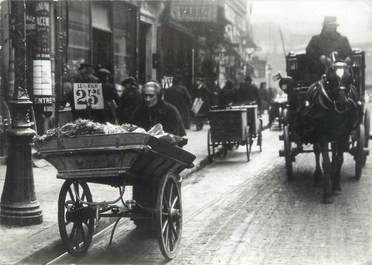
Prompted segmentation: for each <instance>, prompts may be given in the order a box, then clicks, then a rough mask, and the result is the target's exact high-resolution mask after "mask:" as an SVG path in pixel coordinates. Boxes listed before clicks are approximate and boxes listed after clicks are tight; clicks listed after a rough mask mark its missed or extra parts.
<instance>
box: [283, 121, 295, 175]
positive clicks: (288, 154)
mask: <svg viewBox="0 0 372 265" xmlns="http://www.w3.org/2000/svg"><path fill="white" fill-rule="evenodd" d="M283 138H284V156H285V167H286V170H287V177H288V180H292V179H293V165H292V143H291V139H290V137H289V130H288V125H284V129H283Z"/></svg>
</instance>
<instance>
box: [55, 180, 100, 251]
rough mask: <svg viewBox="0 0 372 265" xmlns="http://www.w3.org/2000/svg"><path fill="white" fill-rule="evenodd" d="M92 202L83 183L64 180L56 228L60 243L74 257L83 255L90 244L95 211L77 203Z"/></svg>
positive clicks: (88, 191)
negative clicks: (57, 228)
mask: <svg viewBox="0 0 372 265" xmlns="http://www.w3.org/2000/svg"><path fill="white" fill-rule="evenodd" d="M78 198H80V201H82V202H92V194H91V193H90V190H89V187H88V185H87V184H86V183H85V182H78V181H69V180H66V181H65V182H64V183H63V185H62V188H61V191H60V193H59V198H58V227H59V234H60V236H61V239H62V242H63V244H64V246H65V247H66V249H67V251H68V252H69V253H70V254H71V255H74V256H80V255H82V254H84V253H85V252H86V251H87V250H88V248H89V246H90V243H91V242H92V237H93V232H94V216H95V211H94V209H92V207H89V206H86V205H83V204H82V203H81V202H79V200H78Z"/></svg>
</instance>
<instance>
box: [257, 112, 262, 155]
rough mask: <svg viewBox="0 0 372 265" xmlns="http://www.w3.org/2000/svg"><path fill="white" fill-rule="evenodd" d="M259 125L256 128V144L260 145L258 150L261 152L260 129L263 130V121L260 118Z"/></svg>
mask: <svg viewBox="0 0 372 265" xmlns="http://www.w3.org/2000/svg"><path fill="white" fill-rule="evenodd" d="M259 122H260V125H259V126H260V127H259V128H258V136H257V145H258V146H259V147H260V152H262V131H263V122H262V119H260V120H259Z"/></svg>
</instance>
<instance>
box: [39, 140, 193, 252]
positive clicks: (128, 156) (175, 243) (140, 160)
mask: <svg viewBox="0 0 372 265" xmlns="http://www.w3.org/2000/svg"><path fill="white" fill-rule="evenodd" d="M38 151H39V152H40V153H41V154H43V155H44V157H45V159H46V160H47V161H49V162H50V163H51V164H52V165H53V166H55V167H56V168H57V170H58V174H57V178H60V179H64V180H65V182H64V183H63V185H62V188H61V190H60V193H59V199H58V226H59V232H60V236H61V239H62V241H63V244H64V246H65V247H66V249H67V250H68V252H69V253H71V254H72V255H81V254H83V253H85V252H86V251H87V249H88V248H89V245H90V244H91V241H92V237H93V234H94V229H95V223H96V222H98V220H99V219H100V218H102V217H116V218H118V219H117V222H116V223H115V225H114V229H113V231H112V234H111V239H110V243H111V240H112V236H113V233H114V230H115V227H116V225H117V223H118V221H119V220H120V218H122V217H128V218H131V219H132V220H133V221H134V223H135V224H136V226H137V227H139V228H146V229H147V228H151V229H152V230H153V231H154V232H156V234H157V237H158V241H159V246H160V250H161V253H162V254H163V256H164V257H165V258H167V259H172V258H174V257H175V255H176V253H177V250H178V248H179V244H180V240H181V235H182V218H183V212H182V200H181V179H180V176H179V173H180V172H181V171H182V170H184V169H185V168H191V167H193V161H194V159H195V156H194V155H192V154H190V153H188V152H187V151H185V150H183V149H181V148H179V147H177V146H175V145H173V144H171V143H169V142H166V141H165V140H161V139H157V138H155V137H153V136H150V135H148V134H144V133H124V134H111V135H110V134H109V135H84V136H76V137H58V138H54V139H51V140H50V141H48V142H45V143H42V144H38ZM88 183H99V184H105V185H110V186H113V187H117V188H118V189H119V196H118V198H117V199H116V200H114V201H111V202H106V201H101V202H97V201H95V200H93V196H92V194H91V191H90V189H89V186H88ZM126 186H133V200H127V201H124V199H123V195H124V191H125V187H126Z"/></svg>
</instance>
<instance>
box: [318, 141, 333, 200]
mask: <svg viewBox="0 0 372 265" xmlns="http://www.w3.org/2000/svg"><path fill="white" fill-rule="evenodd" d="M320 150H321V152H322V157H323V176H324V181H323V202H324V203H332V202H333V200H332V179H331V174H332V166H331V160H330V158H329V153H328V142H327V141H326V140H322V141H321V144H320Z"/></svg>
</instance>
